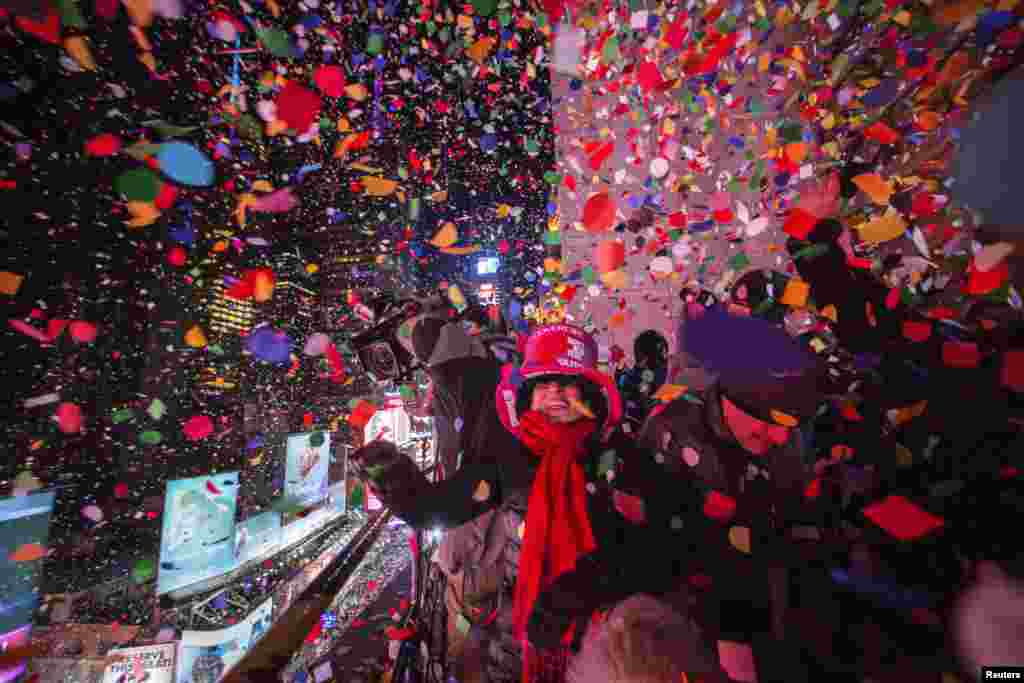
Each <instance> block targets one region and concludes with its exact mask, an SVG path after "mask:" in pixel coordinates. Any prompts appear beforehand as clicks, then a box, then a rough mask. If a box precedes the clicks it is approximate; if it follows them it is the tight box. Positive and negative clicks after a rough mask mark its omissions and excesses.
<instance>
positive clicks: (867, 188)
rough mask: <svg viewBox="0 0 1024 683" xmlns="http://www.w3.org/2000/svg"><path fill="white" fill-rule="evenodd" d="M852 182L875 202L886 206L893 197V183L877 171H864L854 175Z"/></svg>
mask: <svg viewBox="0 0 1024 683" xmlns="http://www.w3.org/2000/svg"><path fill="white" fill-rule="evenodd" d="M852 182H853V184H854V185H856V186H857V187H858V188H859V189H860V191H861V192H863V193H864V194H866V195H867V196H868V197H870V198H871V201H873V202H874V203H875V204H878V205H880V206H886V205H887V204H888V203H889V200H890V199H891V198H892V195H893V189H892V183H891V182H889V181H887V180H885V179H884V178H882V176H880V175H878V174H877V173H862V174H861V175H858V176H854V177H853V179H852Z"/></svg>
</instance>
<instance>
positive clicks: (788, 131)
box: [779, 121, 804, 142]
mask: <svg viewBox="0 0 1024 683" xmlns="http://www.w3.org/2000/svg"><path fill="white" fill-rule="evenodd" d="M803 135H804V129H803V126H801V125H800V124H799V123H795V122H793V121H787V122H785V123H783V124H782V125H781V126H779V137H780V138H782V140H783V142H800V141H801V140H803Z"/></svg>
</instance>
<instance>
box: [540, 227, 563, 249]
mask: <svg viewBox="0 0 1024 683" xmlns="http://www.w3.org/2000/svg"><path fill="white" fill-rule="evenodd" d="M561 243H562V231H561V230H545V231H544V244H546V245H548V246H557V245H559V244H561Z"/></svg>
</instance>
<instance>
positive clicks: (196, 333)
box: [185, 325, 206, 349]
mask: <svg viewBox="0 0 1024 683" xmlns="http://www.w3.org/2000/svg"><path fill="white" fill-rule="evenodd" d="M185 343H186V344H188V345H189V346H191V347H192V348H193V349H202V348H205V347H206V335H205V334H204V333H203V330H202V328H201V327H199V325H193V326H192V327H191V328H189V331H188V332H186V333H185Z"/></svg>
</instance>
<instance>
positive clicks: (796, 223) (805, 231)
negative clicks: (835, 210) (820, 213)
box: [782, 209, 818, 240]
mask: <svg viewBox="0 0 1024 683" xmlns="http://www.w3.org/2000/svg"><path fill="white" fill-rule="evenodd" d="M817 224H818V217H817V216H815V215H813V214H811V213H808V212H807V211H804V210H803V209H791V210H790V212H789V216H788V217H787V218H786V224H785V225H784V226H783V227H782V229H783V230H784V231H785V233H786V234H787V235H789V236H790V237H795V238H796V239H798V240H805V239H807V236H808V235H810V234H811V230H814V226H815V225H817Z"/></svg>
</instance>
